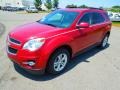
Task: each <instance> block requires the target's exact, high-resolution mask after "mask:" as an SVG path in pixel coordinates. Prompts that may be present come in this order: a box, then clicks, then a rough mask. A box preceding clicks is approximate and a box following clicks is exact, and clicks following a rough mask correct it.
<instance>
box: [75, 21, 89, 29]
mask: <svg viewBox="0 0 120 90" xmlns="http://www.w3.org/2000/svg"><path fill="white" fill-rule="evenodd" d="M89 26H90V24H89V23H87V22H81V23H80V24H79V25H77V26H76V27H77V28H88V27H89Z"/></svg>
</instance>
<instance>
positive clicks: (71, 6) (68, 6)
mask: <svg viewBox="0 0 120 90" xmlns="http://www.w3.org/2000/svg"><path fill="white" fill-rule="evenodd" d="M66 8H77V5H74V4H71V5H67V6H66Z"/></svg>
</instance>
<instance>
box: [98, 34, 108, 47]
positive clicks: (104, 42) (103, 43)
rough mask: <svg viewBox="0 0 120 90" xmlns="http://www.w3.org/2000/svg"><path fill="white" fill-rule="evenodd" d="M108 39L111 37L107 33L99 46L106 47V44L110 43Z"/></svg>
mask: <svg viewBox="0 0 120 90" xmlns="http://www.w3.org/2000/svg"><path fill="white" fill-rule="evenodd" d="M108 39H109V34H106V35H105V36H104V38H103V40H102V42H101V43H100V45H99V47H100V48H101V49H105V48H106V46H107V45H108Z"/></svg>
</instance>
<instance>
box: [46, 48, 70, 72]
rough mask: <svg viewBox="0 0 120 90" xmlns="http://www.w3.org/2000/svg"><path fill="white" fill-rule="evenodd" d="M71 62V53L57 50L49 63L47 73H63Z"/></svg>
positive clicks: (65, 50)
mask: <svg viewBox="0 0 120 90" xmlns="http://www.w3.org/2000/svg"><path fill="white" fill-rule="evenodd" d="M69 60H70V53H69V52H68V50H67V49H64V48H61V49H58V50H56V51H55V52H54V53H53V54H52V56H51V58H50V60H49V62H48V65H47V72H48V73H50V74H59V73H61V72H63V71H64V69H65V68H66V66H67V64H68V61H69Z"/></svg>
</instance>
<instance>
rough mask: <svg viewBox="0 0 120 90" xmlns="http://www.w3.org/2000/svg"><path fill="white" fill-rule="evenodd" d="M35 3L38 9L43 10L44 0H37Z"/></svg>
mask: <svg viewBox="0 0 120 90" xmlns="http://www.w3.org/2000/svg"><path fill="white" fill-rule="evenodd" d="M34 5H35V7H36V8H37V9H38V10H41V5H42V1H41V0H35V2H34Z"/></svg>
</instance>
